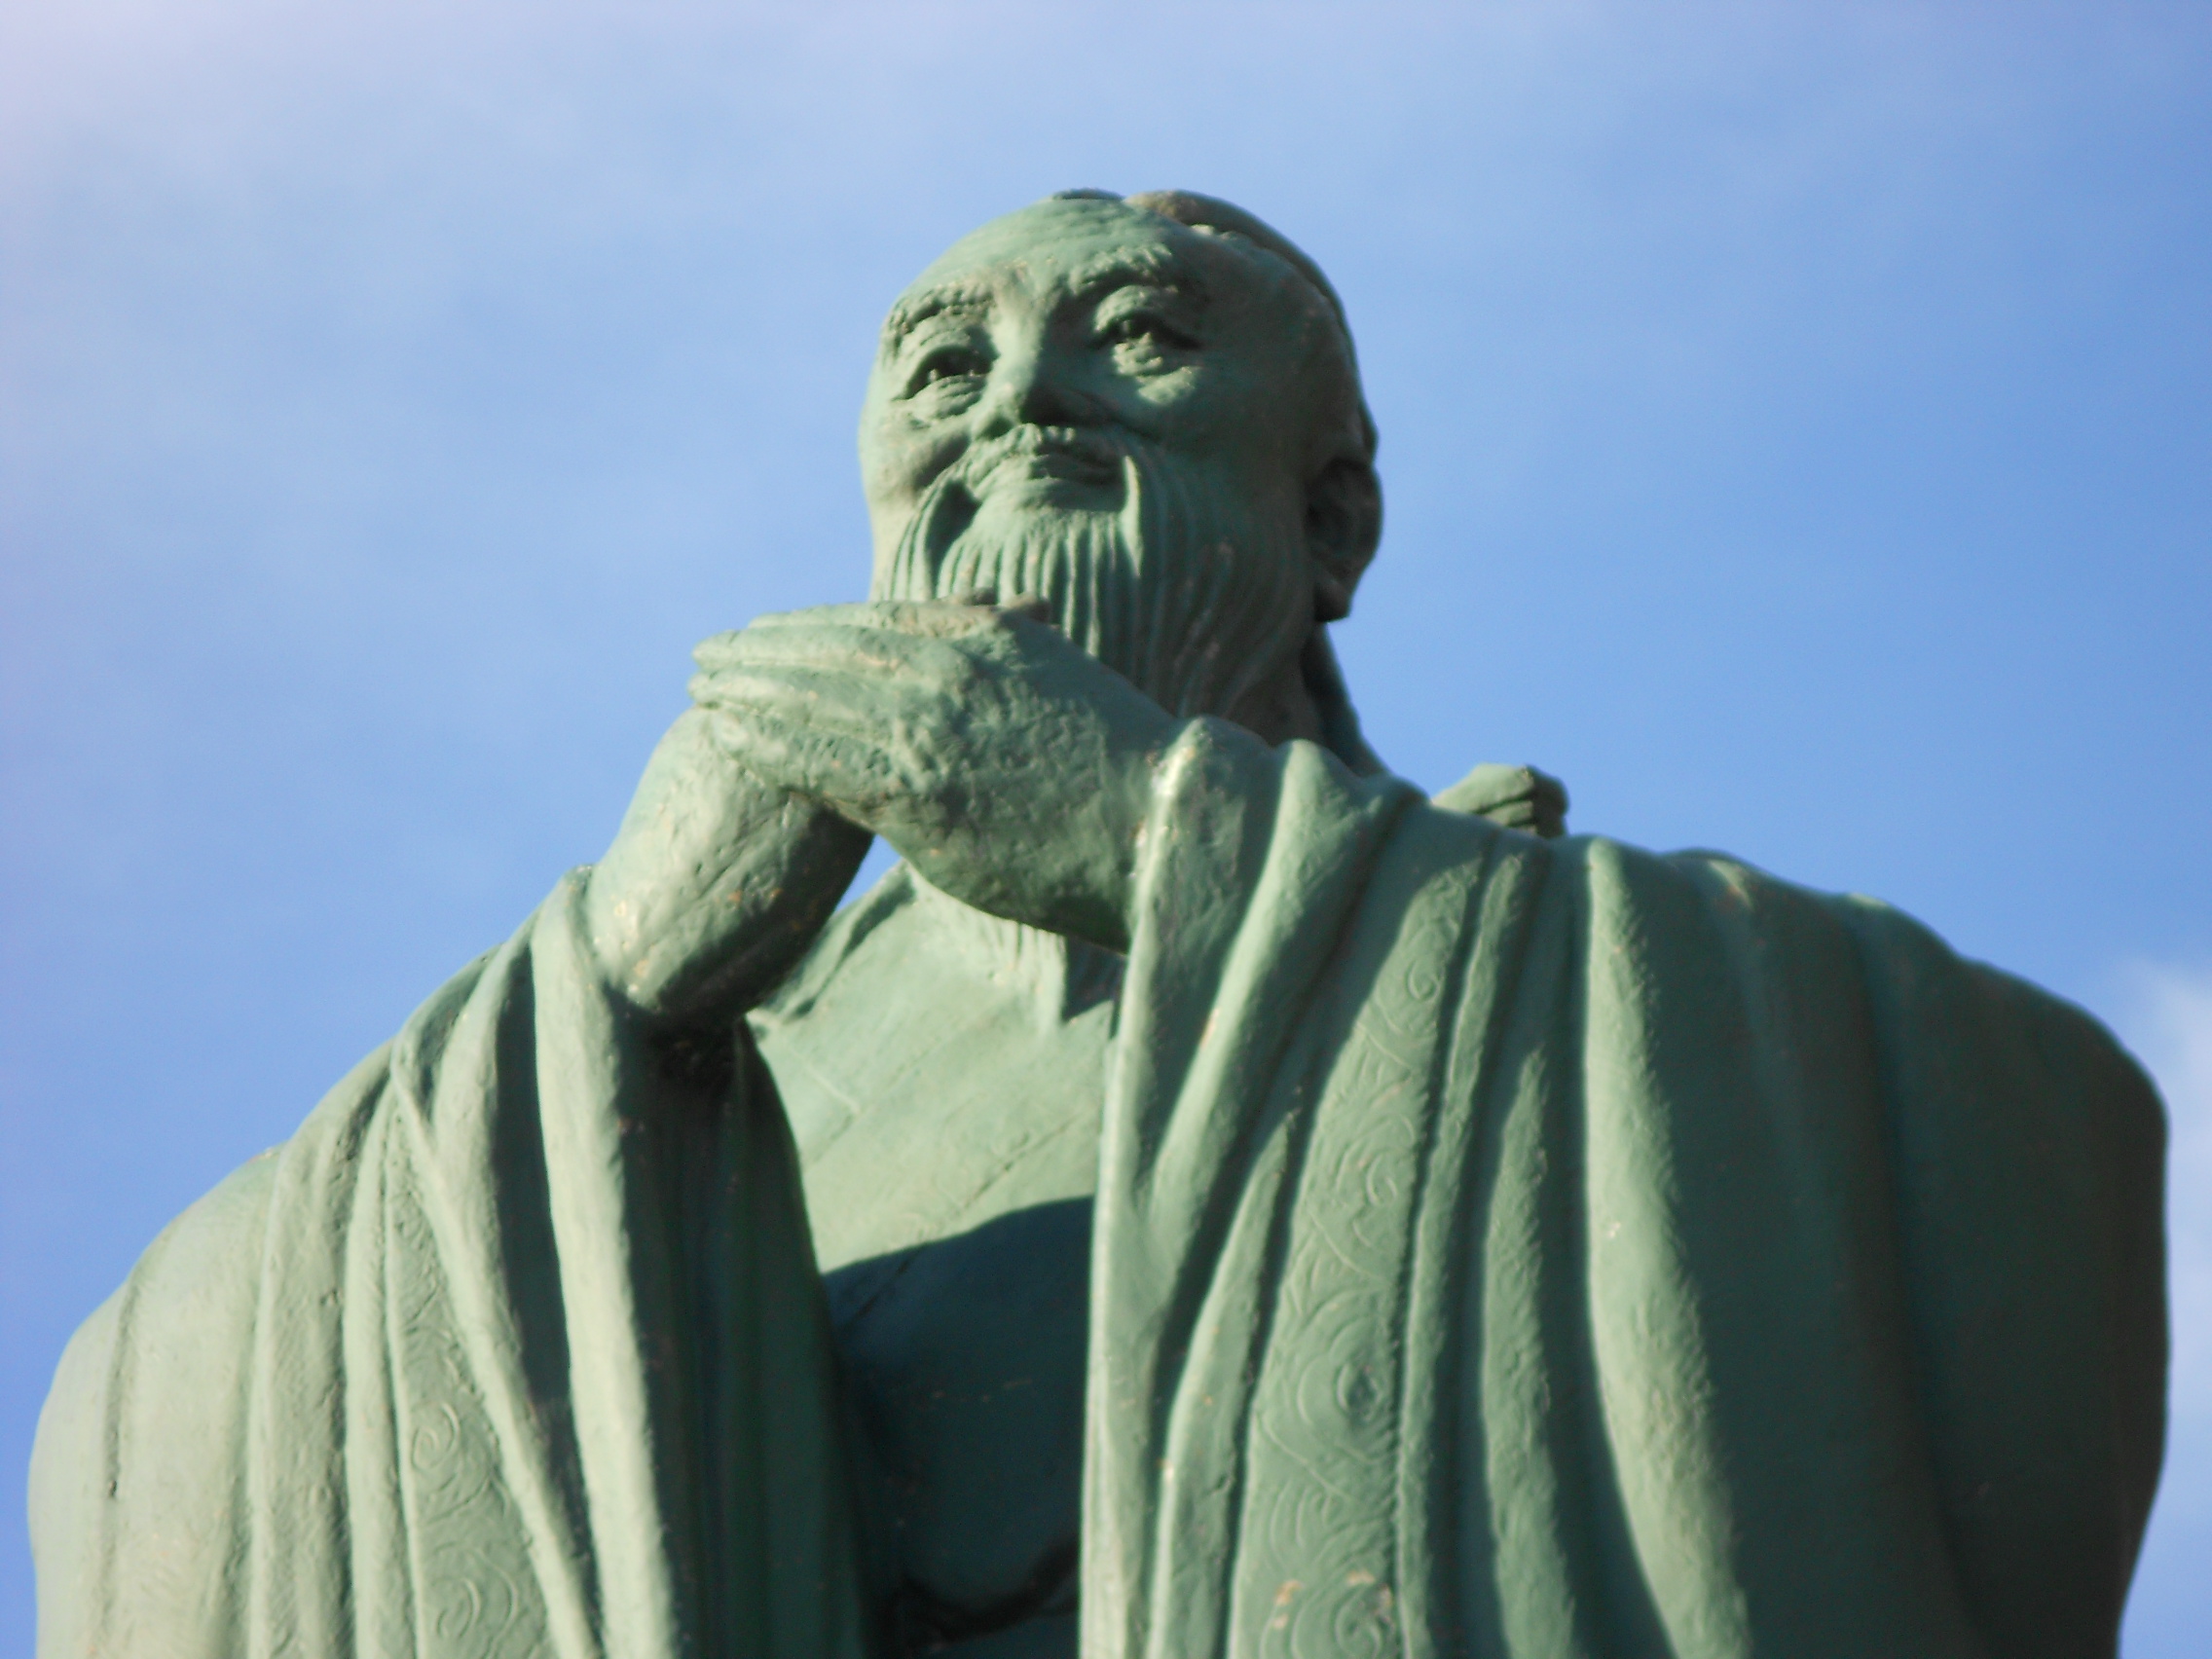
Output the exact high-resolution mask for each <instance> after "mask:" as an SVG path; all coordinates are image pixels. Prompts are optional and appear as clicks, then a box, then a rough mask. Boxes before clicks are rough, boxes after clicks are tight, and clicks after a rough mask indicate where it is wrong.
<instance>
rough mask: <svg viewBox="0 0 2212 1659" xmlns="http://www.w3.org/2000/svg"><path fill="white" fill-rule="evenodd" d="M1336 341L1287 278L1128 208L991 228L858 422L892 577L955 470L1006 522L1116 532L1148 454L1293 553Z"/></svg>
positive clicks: (887, 347) (897, 317) (882, 368)
mask: <svg viewBox="0 0 2212 1659" xmlns="http://www.w3.org/2000/svg"><path fill="white" fill-rule="evenodd" d="M1333 326H1334V324H1333V319H1332V318H1331V317H1330V315H1329V314H1328V313H1327V312H1326V310H1325V307H1324V306H1323V303H1322V302H1321V301H1320V299H1319V297H1318V296H1317V295H1316V294H1315V293H1314V292H1313V290H1312V289H1311V288H1310V287H1309V285H1307V284H1306V283H1304V282H1303V281H1301V280H1300V279H1299V278H1298V277H1297V276H1296V275H1295V274H1294V273H1292V272H1291V271H1290V269H1289V268H1288V267H1287V266H1285V265H1283V264H1281V262H1279V261H1276V260H1273V259H1272V258H1269V257H1267V256H1265V255H1261V254H1257V253H1255V252H1254V251H1252V250H1250V249H1248V248H1245V247H1242V246H1239V245H1237V244H1235V243H1231V242H1225V241H1223V240H1220V239H1218V238H1216V237H1214V236H1211V235H1208V234H1205V233H1201V232H1198V231H1193V230H1190V229H1187V228H1185V227H1184V226H1181V225H1177V224H1174V223H1172V222H1170V221H1167V220H1165V219H1162V218H1161V217H1160V216H1159V215H1157V214H1153V213H1150V212H1146V211H1143V210H1141V209H1137V208H1132V207H1129V206H1127V205H1125V204H1124V203H1119V202H1105V201H1089V200H1079V201H1067V202H1046V203H1039V204H1037V205H1036V206H1033V207H1028V208H1024V209H1023V210H1022V211H1020V212H1017V213H1013V214H1009V215H1008V216H1007V217H1005V218H1003V219H998V220H995V221H993V222H992V223H991V224H988V225H986V226H984V227H983V228H982V229H981V230H979V231H977V232H976V233H975V234H974V235H973V236H970V237H968V238H966V239H965V240H962V241H960V242H959V243H957V244H956V245H955V246H954V247H953V248H952V249H951V250H950V251H949V252H948V253H946V254H945V255H944V256H943V257H942V258H941V259H940V260H938V262H937V263H936V264H935V265H932V266H931V267H930V268H929V269H928V270H927V271H925V272H924V273H923V274H922V275H921V276H920V277H919V278H918V279H917V280H916V281H915V282H914V284H913V286H912V287H911V288H909V289H908V290H907V291H906V293H905V294H904V295H903V297H902V298H901V300H900V301H899V303H898V305H897V306H895V307H894V308H893V311H892V314H891V317H890V319H889V321H888V322H887V323H886V325H885V332H884V339H883V344H882V349H881V350H880V351H879V353H878V356H877V360H876V365H875V370H874V373H873V375H872V376H871V377H870V380H869V383H868V391H867V401H866V406H865V408H864V411H863V414H862V421H861V460H862V471H863V476H864V480H865V485H866V492H867V499H868V507H869V514H870V518H871V521H872V523H873V526H874V531H875V544H876V550H877V558H878V568H879V574H880V572H881V571H882V569H883V561H884V560H885V559H886V558H888V557H889V555H890V553H891V551H892V550H893V549H894V548H895V547H896V546H897V544H898V543H899V541H900V539H901V537H902V536H903V535H905V533H906V531H907V528H908V526H909V525H910V524H911V523H912V520H913V517H914V514H915V513H916V511H917V510H918V509H919V508H920V506H921V505H922V503H923V502H924V500H925V498H927V497H928V495H929V492H930V488H931V486H932V484H933V483H935V482H936V481H938V480H939V479H940V477H942V475H943V474H944V473H945V472H946V471H947V469H948V468H952V467H954V466H956V465H958V466H964V467H965V468H966V472H965V474H964V479H963V482H964V487H965V488H966V489H968V490H969V491H970V492H971V493H973V494H974V495H975V496H976V497H977V498H978V499H979V500H980V502H981V504H982V505H983V506H984V507H985V508H986V509H988V510H990V512H991V516H992V517H994V518H1001V519H1003V518H1004V517H1005V516H1006V515H1008V514H1009V513H1014V514H1020V515H1024V516H1027V515H1034V516H1036V517H1038V518H1040V519H1050V518H1051V517H1052V516H1053V515H1073V514H1098V513H1112V512H1117V511H1119V510H1120V509H1121V508H1122V506H1123V504H1124V503H1123V497H1124V492H1125V491H1126V489H1127V488H1128V478H1129V473H1128V471H1127V469H1126V468H1124V466H1122V465H1121V464H1120V457H1121V456H1122V455H1123V454H1124V453H1125V452H1126V451H1127V450H1128V449H1129V448H1131V447H1132V446H1135V445H1141V446H1142V447H1144V448H1145V449H1147V450H1148V451H1150V452H1152V453H1154V454H1157V455H1158V456H1159V458H1160V459H1161V461H1162V462H1163V463H1165V464H1167V465H1170V466H1172V467H1173V469H1174V470H1175V472H1176V473H1177V474H1178V475H1179V476H1180V477H1181V478H1182V479H1183V480H1185V481H1186V482H1187V484H1188V485H1189V486H1190V487H1191V488H1193V489H1195V490H1197V491H1198V492H1199V493H1201V494H1203V495H1214V496H1220V497H1225V498H1228V500H1233V501H1234V503H1235V508H1236V509H1237V511H1238V513H1239V515H1240V516H1242V517H1243V518H1244V519H1245V520H1246V521H1247V522H1258V523H1263V524H1273V525H1279V526H1282V527H1283V528H1284V532H1285V536H1286V537H1287V538H1288V540H1290V541H1291V542H1295V531H1296V527H1297V526H1298V525H1299V523H1300V522H1301V520H1302V518H1303V515H1304V513H1305V507H1306V487H1307V484H1308V481H1309V476H1310V474H1311V472H1312V470H1313V468H1314V465H1315V461H1314V454H1313V452H1314V445H1315V439H1314V432H1315V428H1316V424H1317V418H1318V411H1317V407H1316V405H1317V401H1318V394H1317V392H1316V389H1315V383H1316V376H1315V375H1314V374H1313V373H1312V372H1311V365H1312V364H1313V362H1314V361H1315V359H1316V357H1317V356H1318V354H1319V353H1321V352H1323V351H1325V350H1329V349H1330V336H1329V334H1328V331H1329V330H1330V329H1331V328H1332V327H1333ZM1001 451H1003V459H1002V460H1000V461H996V462H995V463H993V462H992V461H991V456H992V455H993V454H997V453H1000V452H1001ZM978 452H980V453H978ZM1228 500H1224V501H1223V503H1222V504H1224V505H1226V504H1228ZM1271 539H1273V540H1274V541H1275V545H1276V547H1277V548H1278V549H1279V548H1281V547H1283V546H1284V545H1285V541H1284V539H1278V538H1272V537H1271Z"/></svg>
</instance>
